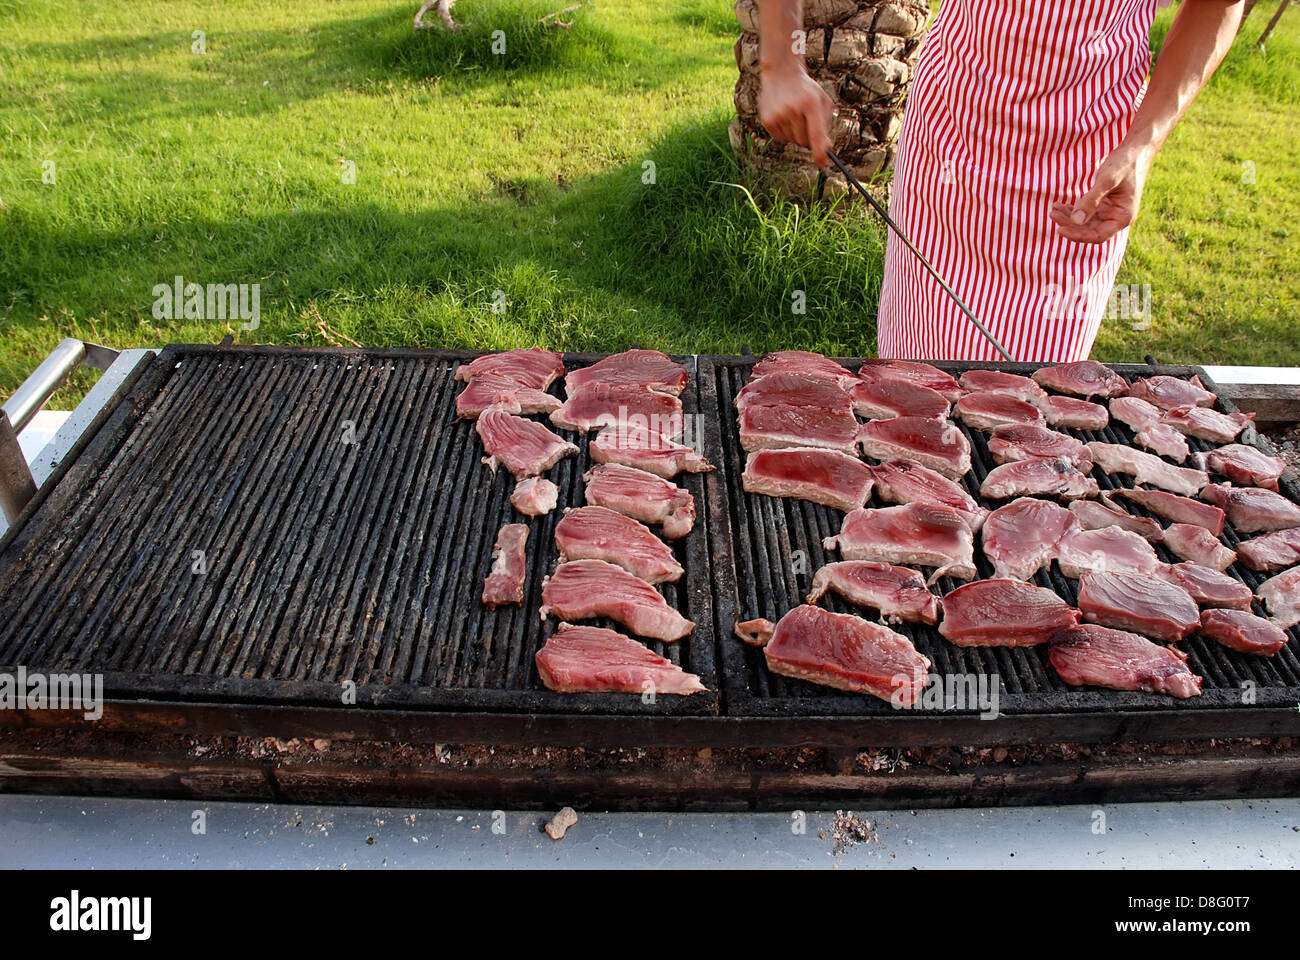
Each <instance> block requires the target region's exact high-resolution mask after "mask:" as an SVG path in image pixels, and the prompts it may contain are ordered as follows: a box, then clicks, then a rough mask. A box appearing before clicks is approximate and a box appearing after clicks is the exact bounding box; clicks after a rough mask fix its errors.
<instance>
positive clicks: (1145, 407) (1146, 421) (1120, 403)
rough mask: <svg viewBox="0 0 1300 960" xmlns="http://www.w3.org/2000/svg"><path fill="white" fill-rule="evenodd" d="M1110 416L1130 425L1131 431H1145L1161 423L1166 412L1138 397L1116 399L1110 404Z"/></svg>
mask: <svg viewBox="0 0 1300 960" xmlns="http://www.w3.org/2000/svg"><path fill="white" fill-rule="evenodd" d="M1110 414H1111V416H1113V417H1114V418H1115V419H1116V420H1118V421H1120V422H1121V423H1125V424H1128V426H1129V428H1130V429H1131V430H1145V429H1146V428H1147V427H1149V426H1151V425H1152V424H1153V423H1159V422H1160V418H1161V417H1162V416H1163V415H1164V411H1162V410H1161V409H1160V408H1159V407H1157V406H1156V405H1155V404H1153V403H1147V402H1146V401H1145V400H1140V399H1138V398H1137V397H1116V398H1115V399H1114V400H1112V401H1111V402H1110Z"/></svg>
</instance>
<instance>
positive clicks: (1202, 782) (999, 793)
mask: <svg viewBox="0 0 1300 960" xmlns="http://www.w3.org/2000/svg"><path fill="white" fill-rule="evenodd" d="M107 752H108V751H107V750H84V749H83V750H71V751H68V752H67V753H63V754H51V753H49V752H46V751H40V752H36V751H30V750H23V749H14V748H3V747H0V790H2V791H4V792H7V793H27V794H63V795H78V796H119V797H151V798H175V799H181V798H187V799H190V798H192V799H202V800H245V801H266V802H273V803H312V804H316V803H329V804H344V805H376V804H379V805H392V804H401V803H404V802H406V803H422V804H429V805H438V806H473V807H490V808H497V807H501V808H507V809H538V808H554V807H556V806H558V805H560V804H564V805H567V806H573V807H575V808H578V809H593V808H594V809H602V810H682V809H686V810H690V809H708V810H727V809H732V810H764V809H766V810H789V809H792V808H798V807H802V806H807V805H810V804H819V803H825V804H828V805H832V804H838V803H840V802H841V801H843V802H852V803H855V804H864V803H869V804H870V805H871V806H872V807H874V808H881V809H899V808H926V807H960V806H1016V805H1024V804H1038V803H1051V804H1061V803H1112V802H1121V801H1124V802H1133V801H1171V800H1193V799H1195V800H1206V799H1227V798H1232V797H1279V796H1295V795H1297V794H1300V753H1295V752H1289V751H1288V752H1274V753H1265V752H1264V751H1263V750H1261V749H1260V748H1258V747H1250V746H1243V745H1238V744H1217V745H1214V746H1212V747H1210V748H1204V747H1202V748H1200V749H1197V750H1194V751H1193V752H1190V753H1185V754H1175V755H1162V756H1154V757H1153V756H1139V757H1122V758H1111V757H1086V758H1080V759H1078V760H1060V761H1047V762H1038V763H1024V764H1014V765H1013V764H1009V763H1001V764H998V763H989V762H981V763H977V764H974V765H972V766H969V767H958V768H956V769H953V770H942V769H935V768H933V767H926V766H920V765H914V766H912V767H909V768H907V769H898V770H895V771H893V772H883V771H877V772H862V773H844V772H837V771H835V770H831V771H823V770H803V771H801V770H794V771H792V770H788V769H784V768H780V769H771V768H764V767H762V766H761V765H758V764H756V763H753V762H748V761H747V760H744V759H742V760H741V761H740V762H735V761H732V762H729V763H719V764H717V765H710V766H708V767H705V768H703V769H699V768H695V769H687V770H666V769H661V768H657V767H653V766H638V765H632V766H629V767H626V768H622V767H616V768H613V769H609V768H605V769H593V770H575V769H565V768H558V767H544V768H540V769H539V768H519V767H499V768H493V765H492V764H490V763H489V764H478V765H475V766H473V767H458V766H453V765H448V766H445V767H444V766H440V765H437V764H433V765H430V766H425V767H421V768H408V767H398V766H395V765H394V764H393V763H392V762H391V761H383V760H376V761H368V760H365V759H361V760H357V759H351V760H349V761H346V762H341V761H337V760H335V761H330V760H323V761H322V760H320V759H318V758H312V759H311V760H309V761H308V760H297V759H295V758H290V757H278V758H277V757H272V758H262V759H258V758H252V757H249V758H239V759H225V758H214V759H208V760H204V759H200V758H196V757H194V756H193V755H192V753H191V752H190V751H189V750H187V749H185V748H183V747H176V748H166V747H164V748H160V749H159V748H155V749H153V750H152V751H147V752H140V751H137V752H136V753H135V754H134V755H133V756H132V757H131V758H129V759H123V757H122V756H121V755H120V753H118V754H117V755H106V754H107ZM840 769H841V770H842V769H843V768H840Z"/></svg>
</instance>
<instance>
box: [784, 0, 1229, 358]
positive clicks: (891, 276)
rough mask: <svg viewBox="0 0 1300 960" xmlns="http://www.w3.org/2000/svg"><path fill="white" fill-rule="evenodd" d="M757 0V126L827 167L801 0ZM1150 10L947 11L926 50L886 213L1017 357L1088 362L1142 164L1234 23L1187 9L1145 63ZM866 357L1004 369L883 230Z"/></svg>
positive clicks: (987, 2)
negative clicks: (874, 321) (797, 45)
mask: <svg viewBox="0 0 1300 960" xmlns="http://www.w3.org/2000/svg"><path fill="white" fill-rule="evenodd" d="M759 3H760V7H759V28H760V35H759V69H760V77H761V87H760V93H759V117H760V119H761V121H762V122H763V125H764V126H765V127H766V128H767V130H768V132H769V133H770V134H772V136H774V137H776V138H778V139H780V140H785V141H789V142H793V143H797V144H800V145H802V146H804V147H807V148H809V149H810V150H811V151H812V157H813V160H814V162H816V163H817V164H818V165H819V166H822V167H825V166H826V164H827V162H828V161H827V156H826V151H827V150H828V149H831V140H830V126H831V119H832V113H833V110H834V103H833V101H832V100H831V98H830V97H829V96H828V95H827V94H826V92H825V91H824V90H823V89H822V88H821V87H820V86H819V85H818V84H817V83H816V82H815V81H814V80H813V79H812V78H811V77H809V75H808V73H807V71H806V69H805V67H804V63H803V58H802V57H801V56H799V55H797V54H795V53H794V45H793V44H792V43H791V40H790V38H791V34H792V32H793V31H797V30H799V29H800V28H801V27H802V10H801V0H759ZM1156 7H1157V0H943V2H942V5H941V7H940V10H939V14H938V17H937V19H936V20H935V22H934V25H933V26H932V28H931V30H930V33H929V36H928V37H927V39H926V40H925V42H924V45H923V47H922V49H921V56H920V59H919V61H918V63H917V66H916V74H915V77H914V78H913V81H912V86H911V91H910V94H909V100H908V104H907V108H906V112H905V116H904V120H903V126H902V130H901V132H900V135H899V145H898V153H897V157H896V160H895V167H894V184H893V196H892V198H891V201H890V215H891V216H892V218H893V219H894V221H895V222H896V223H897V224H898V225H899V227H900V229H901V230H902V231H903V232H904V234H905V235H907V236H908V237H909V239H911V241H912V242H913V243H915V244H916V246H917V248H918V249H919V250H920V251H921V253H922V255H924V256H925V257H926V258H927V259H928V260H929V261H930V262H931V263H932V264H933V265H934V267H935V268H936V269H937V270H938V272H939V275H940V276H942V277H943V278H944V279H945V280H946V281H947V282H948V284H949V285H950V286H952V287H953V289H954V290H955V291H956V292H957V294H958V295H959V296H960V297H961V298H962V299H963V300H964V301H965V302H966V303H967V305H968V306H969V307H970V308H971V310H972V312H973V313H974V314H975V316H976V317H978V318H980V320H982V321H983V322H984V324H985V325H986V326H988V327H989V329H990V330H991V332H992V333H993V334H994V336H996V337H997V338H998V339H999V340H1000V341H1001V342H1002V343H1003V344H1004V345H1005V346H1006V347H1007V350H1008V352H1010V353H1011V354H1012V356H1013V357H1014V358H1015V359H1016V360H1023V361H1053V362H1060V361H1068V360H1080V359H1084V358H1086V357H1087V356H1088V355H1089V353H1090V352H1091V350H1092V344H1093V341H1094V339H1095V338H1096V336H1097V331H1098V329H1099V327H1100V325H1101V321H1102V319H1103V316H1104V315H1105V314H1106V312H1107V307H1108V304H1109V302H1110V299H1111V290H1112V287H1113V285H1114V282H1115V276H1116V273H1117V272H1118V271H1119V266H1120V261H1121V260H1122V259H1123V256H1124V248H1125V245H1126V244H1127V241H1128V230H1129V227H1130V226H1131V225H1132V224H1133V222H1134V220H1135V219H1136V218H1137V215H1138V210H1139V208H1140V206H1141V202H1142V190H1143V187H1144V186H1145V184H1146V181H1147V175H1148V174H1149V173H1150V171H1151V165H1152V163H1153V161H1154V160H1155V157H1156V154H1157V153H1158V152H1159V150H1160V147H1161V145H1163V144H1164V142H1165V140H1166V139H1167V138H1168V136H1169V133H1170V131H1172V130H1173V128H1174V126H1175V125H1176V124H1177V123H1178V121H1179V119H1181V118H1182V116H1183V114H1184V113H1186V111H1187V108H1188V107H1189V106H1190V105H1191V103H1192V101H1193V100H1194V99H1195V98H1196V95H1197V94H1198V93H1199V92H1200V90H1201V88H1202V87H1204V86H1205V84H1206V82H1207V81H1208V80H1209V78H1210V77H1211V75H1212V74H1213V73H1214V70H1215V69H1216V68H1217V67H1218V65H1219V62H1220V61H1221V60H1222V59H1223V56H1224V55H1225V54H1226V53H1227V51H1228V48H1229V46H1231V44H1232V40H1233V38H1234V36H1235V35H1236V32H1237V28H1238V27H1239V25H1240V23H1241V17H1242V6H1241V0H1183V3H1182V6H1181V8H1180V9H1179V10H1178V12H1177V14H1176V16H1175V17H1174V21H1173V23H1172V25H1171V26H1170V29H1169V33H1168V34H1167V36H1166V37H1165V41H1164V44H1163V46H1162V48H1161V52H1160V55H1159V57H1158V58H1156V63H1155V65H1154V68H1152V65H1151V53H1150V46H1149V41H1148V37H1149V34H1150V31H1151V25H1152V22H1153V21H1154V19H1155V14H1156ZM1148 72H1150V77H1149V79H1148ZM877 346H878V351H879V354H880V356H882V357H894V358H913V359H969V360H996V359H999V355H998V354H997V352H996V351H995V350H994V348H993V346H992V345H991V344H989V343H988V341H986V340H985V339H984V337H983V336H982V335H981V334H980V332H979V331H978V330H977V329H976V327H975V325H974V324H972V323H971V322H970V320H969V319H968V318H966V317H965V316H964V315H963V314H962V313H961V312H960V310H959V309H958V307H957V305H956V304H955V303H953V301H952V300H951V299H950V298H949V297H948V296H947V295H946V294H945V293H944V292H943V291H942V289H941V288H940V287H939V285H938V284H937V283H935V282H934V280H933V279H932V278H931V277H930V276H929V274H927V273H926V272H925V270H924V268H923V267H922V266H921V264H920V262H919V261H918V260H917V259H916V257H915V256H913V255H912V254H911V253H910V252H909V251H908V250H907V248H906V247H905V246H903V244H901V243H899V242H898V240H897V238H895V237H894V236H893V234H892V232H891V234H890V236H889V240H888V245H887V249H886V255H885V275H884V281H883V284H882V289H881V294H880V311H879V315H878V327H877Z"/></svg>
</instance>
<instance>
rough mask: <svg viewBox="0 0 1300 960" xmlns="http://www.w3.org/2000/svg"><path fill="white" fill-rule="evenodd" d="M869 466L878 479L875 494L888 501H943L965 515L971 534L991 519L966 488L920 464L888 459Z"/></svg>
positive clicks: (945, 504) (977, 531)
mask: <svg viewBox="0 0 1300 960" xmlns="http://www.w3.org/2000/svg"><path fill="white" fill-rule="evenodd" d="M869 469H870V470H871V475H872V476H873V477H874V478H875V481H876V496H878V497H880V499H881V500H883V501H885V503H899V504H901V503H941V504H943V505H944V506H946V507H952V508H953V509H954V510H956V511H957V512H958V513H960V514H961V515H962V516H963V517H965V518H966V524H967V526H969V527H970V530H971V533H979V531H980V528H981V527H983V526H984V521H985V520H986V519H988V515H989V512H988V511H987V510H986V509H984V508H983V507H981V506H980V505H979V504H978V503H976V502H975V500H974V499H973V498H972V497H971V496H970V494H968V493H967V492H966V491H965V489H963V488H962V487H961V486H959V485H958V484H957V483H955V482H954V481H952V480H949V479H948V478H947V477H945V476H944V475H943V474H941V473H936V472H935V471H933V470H928V469H926V468H925V467H923V466H921V465H920V464H917V463H913V462H912V461H910V460H886V461H885V462H884V463H881V464H878V465H877V466H874V467H870V468H869ZM865 502H866V501H865V500H864V501H863V503H860V504H858V506H863V504H865Z"/></svg>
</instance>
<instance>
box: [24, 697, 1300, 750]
mask: <svg viewBox="0 0 1300 960" xmlns="http://www.w3.org/2000/svg"><path fill="white" fill-rule="evenodd" d="M1269 692H1270V691H1268V690H1261V691H1259V694H1260V696H1261V698H1263V696H1264V695H1265V694H1266V693H1269ZM1273 692H1276V691H1273ZM1292 695H1293V697H1294V696H1296V692H1295V691H1292ZM1273 699H1275V700H1278V701H1280V700H1281V699H1282V698H1281V697H1280V696H1279V697H1275V698H1273ZM751 702H752V701H751ZM819 705H820V704H819ZM477 706H478V709H477V710H476V711H474V712H469V711H465V712H456V711H433V710H411V709H393V710H378V709H372V708H369V707H305V706H300V705H296V704H294V705H287V704H283V703H282V704H265V703H258V704H254V703H247V702H242V703H211V702H207V703H181V702H174V701H173V702H163V701H120V700H109V701H107V702H105V703H104V705H103V707H104V712H103V716H102V717H101V718H100V719H99V720H96V721H90V720H86V719H84V718H83V716H82V714H81V713H80V712H76V711H64V710H38V711H25V710H0V735H12V736H26V735H27V734H28V733H31V734H33V735H35V734H37V733H39V732H41V731H50V730H66V731H69V732H72V733H86V732H97V731H102V732H104V734H105V735H108V734H125V733H186V734H194V735H196V736H236V737H268V736H274V737H281V738H293V737H297V738H299V739H316V738H324V739H329V740H340V741H391V742H398V743H411V744H423V743H464V744H476V745H483V746H521V747H530V746H544V747H585V748H590V749H614V748H617V747H656V748H657V747H690V748H700V747H717V748H732V747H734V748H755V749H763V748H779V747H818V748H830V747H845V748H859V747H861V746H862V744H865V743H872V744H882V745H887V746H893V747H912V746H949V745H952V744H965V745H968V746H990V747H993V746H1009V745H1017V744H1044V743H1092V744H1100V743H1120V742H1132V743H1136V742H1142V743H1151V742H1159V741H1164V740H1192V739H1197V738H1204V737H1206V736H1207V728H1212V733H1213V735H1214V736H1215V737H1216V738H1220V739H1235V738H1242V737H1253V738H1271V737H1286V736H1296V735H1297V734H1300V714H1298V713H1297V711H1296V700H1295V699H1293V700H1292V701H1291V702H1290V703H1289V704H1285V705H1283V704H1282V703H1281V702H1277V703H1270V704H1268V705H1262V704H1261V705H1255V706H1251V707H1238V708H1236V709H1209V708H1206V707H1200V708H1199V709H1194V708H1184V709H1161V710H1149V711H1126V710H1113V711H1110V712H1092V713H1071V712H1058V713H1036V714H1028V713H1025V714H1016V715H1011V716H1006V715H1004V716H1002V717H1000V718H998V719H997V720H981V719H980V718H979V717H978V716H977V715H971V714H966V715H955V716H932V715H931V716H926V715H919V716H905V715H903V713H902V711H900V712H898V713H891V714H889V715H887V716H879V715H859V716H850V715H836V716H830V715H822V716H809V715H800V714H801V713H804V712H805V711H807V709H808V708H807V706H806V705H804V704H803V703H800V702H790V701H780V702H778V703H777V704H774V705H769V706H777V707H778V708H779V707H784V708H785V709H786V710H787V711H789V713H790V714H793V715H779V714H777V713H776V712H775V711H774V710H770V709H769V710H768V712H767V713H766V715H758V714H750V715H747V716H735V715H732V716H725V717H711V716H676V717H672V716H639V717H635V718H634V717H629V716H626V715H622V714H617V715H615V714H592V715H576V714H548V713H541V712H517V713H484V712H482V704H479V705H477Z"/></svg>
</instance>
